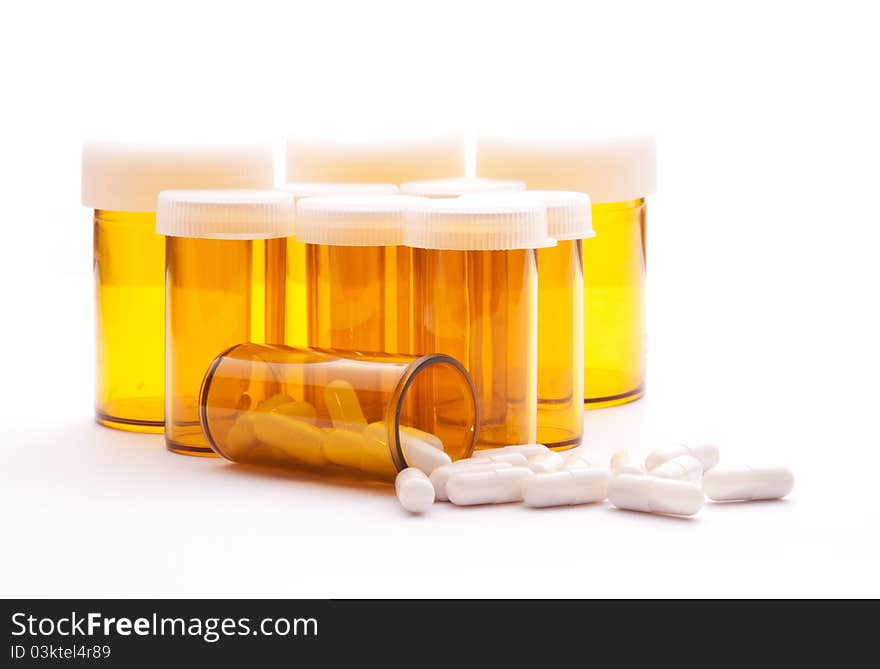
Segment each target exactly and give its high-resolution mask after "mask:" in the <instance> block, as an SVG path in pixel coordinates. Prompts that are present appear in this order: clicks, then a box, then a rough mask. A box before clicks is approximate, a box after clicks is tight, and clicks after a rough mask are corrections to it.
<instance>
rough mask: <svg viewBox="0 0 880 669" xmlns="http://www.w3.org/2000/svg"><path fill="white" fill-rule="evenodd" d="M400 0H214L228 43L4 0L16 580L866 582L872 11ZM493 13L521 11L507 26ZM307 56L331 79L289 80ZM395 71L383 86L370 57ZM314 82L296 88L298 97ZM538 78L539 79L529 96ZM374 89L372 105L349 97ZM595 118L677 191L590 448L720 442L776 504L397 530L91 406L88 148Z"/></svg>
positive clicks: (872, 539) (372, 591) (3, 498)
mask: <svg viewBox="0 0 880 669" xmlns="http://www.w3.org/2000/svg"><path fill="white" fill-rule="evenodd" d="M7 4H8V3H7ZM380 4H382V3H380ZM386 5H387V3H384V4H383V9H384V10H385V11H384V12H383V13H382V17H383V22H382V23H381V24H375V26H376V30H374V31H373V32H371V33H370V35H369V38H368V39H366V38H365V37H364V35H363V31H362V26H363V23H364V21H366V20H367V18H368V17H369V18H374V17H375V16H377V14H376V12H377V6H376V4H375V3H371V4H370V5H369V6H366V5H354V4H352V5H349V6H346V7H341V6H340V5H339V3H333V2H326V3H314V4H311V5H304V4H299V5H294V4H293V3H286V4H283V5H282V4H278V5H277V6H275V7H261V6H260V3H251V4H250V5H248V9H247V13H245V12H244V11H242V12H231V11H230V12H224V11H223V10H220V9H218V10H217V11H216V12H215V14H213V15H212V30H211V31H201V30H194V28H195V27H196V26H198V25H203V18H204V15H203V14H202V13H201V11H200V10H197V9H194V8H191V7H189V6H181V5H180V4H179V3H176V4H165V3H161V2H156V3H151V4H150V5H145V6H143V7H142V8H138V9H132V6H131V5H123V4H122V3H106V4H104V5H102V6H101V7H100V8H97V6H96V5H94V4H91V3H89V4H78V3H77V4H70V3H67V4H65V3H58V4H57V5H56V7H55V8H54V9H52V10H51V11H49V10H47V9H46V8H44V7H42V6H40V7H37V6H31V5H28V4H22V3H19V4H14V5H10V6H8V7H7V6H4V8H3V10H0V11H2V14H3V16H2V20H0V56H2V58H3V62H6V63H10V64H11V66H10V67H8V68H6V69H5V70H4V92H5V93H6V96H5V98H6V99H7V100H10V101H12V102H13V103H9V104H7V105H5V106H4V108H3V118H4V122H3V123H2V124H0V140H2V142H0V146H2V147H3V150H2V151H0V183H3V184H4V191H3V192H4V196H3V200H2V204H3V209H2V212H3V213H2V215H3V219H4V223H3V226H2V229H3V241H2V243H0V279H2V284H0V285H2V286H3V289H2V290H3V295H2V296H3V318H2V322H3V327H2V328H0V337H2V341H0V344H2V349H0V350H2V351H3V352H4V359H3V366H2V371H3V379H4V383H3V384H2V386H0V412H2V416H0V417H2V420H3V425H4V432H3V438H2V440H0V448H2V454H3V461H2V465H0V527H2V533H0V595H20V596H50V595H211V596H213V595H218V596H219V595H277V596H282V595H293V596H307V595H314V596H336V597H341V596H356V595H377V596H392V595H401V596H409V595H441V596H454V595H465V596H468V595H535V596H541V595H603V594H604V595H634V596H641V595H697V596H702V595H736V596H749V595H873V596H880V532H878V531H877V526H878V522H877V518H878V511H880V501H878V499H880V498H878V496H877V479H878V471H880V469H878V466H880V429H878V420H877V416H878V409H877V404H878V390H877V379H878V372H880V361H878V344H877V342H878V341H880V327H878V316H877V311H878V310H877V303H878V298H877V294H876V293H877V288H878V286H880V263H878V262H877V249H878V248H880V214H878V209H877V207H876V205H875V203H874V199H875V196H876V193H877V189H878V184H880V173H878V172H880V167H878V165H880V164H878V162H877V156H878V155H880V128H878V125H877V123H876V119H877V118H880V103H878V93H877V87H876V85H874V84H875V81H876V63H877V62H880V43H878V41H877V40H876V36H875V35H874V31H875V26H876V25H877V20H876V16H875V15H872V13H871V6H870V4H869V3H863V4H855V3H846V2H842V3H837V4H835V5H834V6H833V7H831V6H827V5H825V6H816V7H812V6H805V5H804V4H803V3H791V4H788V3H766V2H761V3H740V4H739V5H737V6H736V8H735V9H731V10H729V11H722V10H719V9H718V7H717V6H716V5H712V4H709V3H698V2H695V3H688V4H681V3H671V4H670V3H646V4H644V5H641V6H639V7H633V6H632V5H630V4H627V3H599V4H595V5H589V4H588V3H579V4H578V5H577V7H578V8H579V9H573V7H574V5H572V4H567V5H566V7H565V8H562V7H561V6H559V5H557V4H555V3H553V2H546V3H542V4H541V6H540V8H538V9H535V8H533V7H530V8H528V9H523V10H522V12H519V11H518V10H516V11H510V10H509V7H510V4H509V3H505V4H504V5H497V6H495V7H489V6H487V5H484V4H480V3H475V2H467V3H461V4H459V3H454V2H450V3H447V4H444V11H443V12H434V13H431V14H430V16H431V22H432V26H433V27H432V29H431V30H421V29H420V30H400V28H401V23H400V22H395V21H394V20H393V18H389V17H393V16H394V15H395V14H394V13H393V11H392V10H393V9H394V7H391V6H386ZM400 6H404V7H409V5H400ZM169 7H170V8H173V11H174V17H175V20H174V21H173V22H169V21H167V11H169ZM501 8H507V9H505V12H507V13H501V14H499V13H498V12H499V11H500V10H501ZM274 11H281V12H283V14H282V15H280V16H279V17H278V18H277V19H272V20H267V17H270V16H271V14H269V12H274ZM47 15H50V16H51V20H49V21H47V20H45V18H46V16H47ZM404 15H406V16H407V17H408V19H407V20H410V17H412V11H411V7H410V8H409V10H408V11H405V12H404ZM499 16H504V22H505V29H504V30H487V29H486V26H487V25H488V23H487V22H488V21H489V20H490V19H494V20H496V21H497V19H498V17H499ZM340 17H345V20H344V21H341V20H338V19H339V18H340ZM334 18H336V19H337V20H333V19H334ZM551 21H553V22H555V23H554V25H553V29H552V30H551V29H549V28H550V24H549V22H551ZM327 26H332V28H333V31H334V32H333V35H334V37H333V39H332V41H330V40H328V37H327V35H328V32H327V28H326V27H327ZM376 31H379V32H380V33H382V32H384V33H385V34H384V35H383V36H384V37H386V38H387V39H379V38H378V37H377V34H376ZM230 35H234V36H235V37H236V39H237V40H238V41H237V44H238V47H237V48H236V49H229V48H228V46H229V37H230ZM452 35H454V46H455V48H454V49H452V48H449V44H448V41H449V39H450V36H452ZM157 36H160V37H159V38H157ZM392 36H393V39H392ZM249 39H250V40H253V41H252V42H251V43H243V42H242V40H244V41H247V40H249ZM157 44H161V48H156V47H157ZM524 44H525V45H527V48H526V47H524V46H523V45H524ZM328 45H332V48H328ZM440 47H444V48H440ZM318 53H320V54H321V57H322V60H321V63H322V67H321V68H320V69H318V68H314V67H307V68H299V69H297V70H296V72H295V73H294V71H293V70H292V69H291V64H292V63H293V64H295V63H304V62H305V63H313V62H315V59H314V58H312V57H311V56H312V55H314V54H318ZM352 54H356V57H352ZM501 58H504V59H505V60H506V64H505V67H504V68H498V67H494V66H493V63H494V62H495V59H501ZM377 66H381V67H384V68H385V69H386V71H388V72H389V73H393V76H390V77H389V81H388V82H385V81H383V80H380V79H377V78H375V77H367V76H365V73H367V72H375V71H376V67H377ZM417 72H419V73H422V74H425V73H431V74H430V76H425V77H424V78H420V77H418V76H415V74H416V73H417ZM195 74H198V78H196V77H194V75H195ZM489 75H491V76H489ZM278 77H284V79H285V81H286V82H287V83H288V84H289V85H284V86H279V85H277V81H278ZM573 78H580V79H581V80H582V81H583V82H584V85H583V86H580V87H578V86H571V85H569V82H570V81H571V80H572V79H573ZM327 79H330V80H332V81H333V85H332V86H327V87H326V89H322V92H325V93H326V94H325V95H324V96H323V97H322V96H318V95H309V96H307V97H308V100H309V101H310V104H309V105H304V104H302V103H301V99H305V98H302V97H301V96H300V95H299V93H298V92H297V91H298V90H299V89H298V86H300V87H301V86H306V87H316V86H317V87H320V86H322V82H323V81H325V80H327ZM400 81H405V82H406V86H404V87H401V86H400ZM148 82H149V83H148ZM341 82H344V83H345V84H346V85H345V86H342V85H341ZM514 83H517V85H516V86H515V87H513V86H512V85H513V84H514ZM528 84H531V85H532V86H533V87H534V88H535V90H537V91H539V92H540V93H541V94H540V95H539V96H537V97H536V98H534V99H533V98H529V97H528V96H524V95H523V91H524V90H527V87H526V85H528ZM562 84H565V85H562ZM160 87H161V89H162V90H161V94H159V95H156V96H155V97H153V96H151V95H150V94H149V91H150V90H152V89H153V88H156V89H158V88H160ZM341 90H345V91H347V92H346V96H345V98H344V99H343V98H342V97H340V94H339V91H341ZM513 90H515V91H516V96H515V98H514V97H511V95H510V92H511V91H513ZM551 90H555V91H562V95H563V96H564V97H563V99H561V101H560V102H559V104H557V105H548V103H547V99H546V95H545V92H546V91H551ZM217 91H222V95H218V94H217ZM393 91H397V95H399V96H400V97H398V98H394V97H393V95H392V93H393ZM438 91H440V92H442V93H443V94H442V95H439V94H437V92H438ZM233 93H234V94H233ZM356 94H360V95H362V96H363V97H364V99H373V100H375V101H377V102H376V104H363V105H357V108H356V109H353V107H352V104H351V100H352V99H354V98H353V96H354V95H356ZM374 94H375V96H374V97H373V98H370V97H369V96H371V95H374ZM462 100H464V101H465V103H462V102H461V101H462ZM318 102H320V104H317V103H318ZM548 108H549V109H550V112H548ZM585 109H589V110H590V111H589V112H587V111H585ZM603 110H605V111H607V113H608V114H611V115H615V116H621V117H627V116H628V115H632V114H636V113H641V114H643V115H646V114H650V116H649V117H648V118H649V120H650V121H652V125H654V127H655V129H656V130H657V134H658V152H659V178H660V183H659V190H658V194H657V195H656V196H655V197H654V198H652V199H651V201H650V202H649V207H648V219H649V220H648V228H649V244H648V250H649V263H648V264H649V272H650V305H649V328H650V353H649V358H650V362H649V368H650V372H649V380H648V388H649V390H648V394H647V396H646V398H645V400H643V401H641V402H638V403H635V404H632V405H628V406H625V407H622V408H618V409H611V410H604V411H598V412H593V413H590V414H589V415H588V416H587V430H588V439H589V444H590V451H591V453H592V454H593V459H594V461H595V464H597V465H599V466H604V465H605V464H606V463H607V459H608V458H609V457H610V455H611V454H612V453H614V452H615V451H618V450H621V449H623V448H630V449H631V450H633V451H634V452H637V453H638V454H639V455H640V456H644V455H645V454H646V453H648V452H649V451H651V450H653V449H655V448H657V447H659V446H662V445H668V444H669V443H671V442H673V441H674V440H679V439H699V438H701V437H703V438H706V439H711V440H715V441H717V442H718V443H720V444H721V446H722V464H723V463H725V462H733V463H741V462H747V463H752V464H762V463H768V464H774V463H782V464H785V465H787V466H789V467H791V468H792V470H793V471H794V474H795V488H794V491H793V492H792V494H791V496H790V497H789V498H788V499H787V500H785V501H782V502H761V503H754V504H726V505H718V504H713V503H707V504H706V506H705V508H704V509H703V510H702V511H701V512H700V514H699V515H698V516H697V517H696V518H695V519H693V520H674V519H669V518H660V517H654V516H648V515H644V514H635V513H626V512H622V511H614V510H612V509H611V508H610V507H609V506H608V505H601V506H592V505H588V506H579V507H570V508H562V509H544V510H537V509H529V508H526V507H525V506H523V505H511V506H495V507H491V508H468V509H462V508H455V507H453V506H451V505H449V504H435V505H434V507H433V508H432V509H431V510H430V511H429V512H428V513H427V514H426V515H425V516H424V517H411V516H409V514H407V513H406V512H405V511H403V510H402V509H401V508H400V507H399V505H398V504H397V501H396V499H395V497H394V493H393V489H392V488H391V487H390V486H389V487H387V488H381V489H380V488H367V489H365V488H359V487H348V486H341V485H333V484H328V483H326V482H323V481H319V480H314V479H309V478H304V477H299V476H295V475H283V474H281V475H271V476H269V475H265V474H256V473H253V472H250V471H247V470H244V469H242V468H239V467H236V466H234V465H229V464H225V463H221V462H219V461H208V460H203V459H193V458H187V457H184V456H179V455H173V454H171V453H168V452H166V451H165V450H164V449H163V447H162V443H161V438H160V437H156V436H143V435H132V434H124V433H120V432H114V431H111V430H107V429H103V428H100V427H98V426H96V425H95V424H93V423H92V422H91V412H92V406H91V405H92V365H93V355H92V320H91V319H92V304H91V300H92V289H91V283H90V276H89V270H90V260H89V258H90V247H91V239H90V224H89V216H88V213H87V212H86V211H85V210H84V209H83V208H81V207H80V206H79V161H80V143H81V141H82V138H83V137H85V136H88V135H90V134H105V135H112V134H122V133H124V132H125V131H126V130H127V129H128V130H130V129H132V128H137V129H139V130H140V131H142V132H144V133H152V134H153V135H155V136H162V137H164V136H166V135H171V134H173V133H174V132H175V131H177V130H179V129H180V128H181V127H184V128H186V129H187V130H186V133H185V134H186V136H185V137H183V138H181V137H180V135H176V136H175V137H173V139H174V140H176V141H180V140H181V139H184V140H185V139H187V138H188V137H189V133H192V134H193V135H196V134H199V133H215V135H220V136H221V138H222V137H224V136H228V137H227V138H228V139H230V140H231V139H237V137H236V136H237V135H241V134H248V133H249V132H252V131H253V129H254V128H256V129H257V130H259V131H264V130H267V129H268V130H269V131H270V132H271V133H273V135H277V137H278V140H279V141H280V140H281V138H282V137H283V136H284V134H285V133H287V132H288V131H291V130H297V131H302V132H304V133H305V132H308V131H309V130H308V128H307V126H310V125H316V126H317V125H324V126H325V127H333V126H334V124H336V125H341V124H344V123H350V122H351V118H352V114H353V113H354V111H357V113H358V114H360V115H361V118H362V119H365V123H371V124H374V125H380V122H381V121H383V120H387V119H388V118H390V117H392V116H394V117H395V118H398V119H404V121H409V122H411V123H415V122H418V123H428V124H431V125H437V126H439V125H440V124H442V123H444V122H453V121H461V120H462V119H463V118H464V117H465V115H467V116H469V117H470V116H473V117H474V118H476V119H477V122H483V121H485V120H487V119H489V120H491V119H502V118H503V119H505V120H507V121H510V120H511V119H516V120H519V121H521V122H523V123H526V122H529V121H531V122H539V121H540V120H541V119H547V118H548V116H552V121H553V122H557V123H562V122H564V121H565V119H580V120H582V119H583V118H592V116H594V115H595V114H597V113H601V112H602V111H603ZM62 112H63V113H62ZM294 126H295V127H294ZM169 139H172V138H171V137H169ZM193 139H196V137H193ZM282 154H283V149H280V148H279V150H278V152H277V157H278V158H279V159H280V158H281V155H282ZM661 573H662V574H663V578H657V574H661Z"/></svg>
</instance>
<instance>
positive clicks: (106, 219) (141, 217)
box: [94, 211, 165, 433]
mask: <svg viewBox="0 0 880 669" xmlns="http://www.w3.org/2000/svg"><path fill="white" fill-rule="evenodd" d="M94 270H95V360H96V370H95V372H96V373H95V417H96V419H97V421H98V422H99V423H101V424H102V425H106V426H107V427H113V428H117V429H120V430H129V431H131V432H152V433H161V432H162V429H163V425H164V400H163V395H164V345H165V327H164V322H165V310H164V302H165V241H164V239H163V237H162V236H161V235H158V234H156V215H155V214H153V213H132V212H121V211H96V212H95V218H94Z"/></svg>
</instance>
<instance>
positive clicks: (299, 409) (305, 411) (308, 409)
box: [271, 400, 318, 425]
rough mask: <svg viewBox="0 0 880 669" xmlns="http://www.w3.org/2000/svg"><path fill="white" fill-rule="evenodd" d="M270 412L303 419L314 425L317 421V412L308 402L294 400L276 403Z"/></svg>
mask: <svg viewBox="0 0 880 669" xmlns="http://www.w3.org/2000/svg"><path fill="white" fill-rule="evenodd" d="M271 413H274V414H279V415H281V416H290V417H291V418H298V419H299V420H304V421H305V422H307V423H311V424H312V425H315V424H316V423H317V422H318V414H317V413H316V412H315V407H313V406H312V405H311V404H309V403H308V402H299V401H297V400H294V401H292V402H285V403H284V404H278V405H276V406H275V407H274V408H272V409H271Z"/></svg>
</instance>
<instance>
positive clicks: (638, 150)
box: [477, 136, 656, 408]
mask: <svg viewBox="0 0 880 669" xmlns="http://www.w3.org/2000/svg"><path fill="white" fill-rule="evenodd" d="M477 172H478V173H479V174H481V175H483V176H487V177H499V178H517V179H523V180H524V181H525V182H526V183H527V184H528V187H529V188H530V189H552V190H572V191H579V192H583V193H587V194H588V195H589V196H590V199H591V200H592V203H593V228H594V229H595V231H596V239H594V240H592V241H591V242H590V243H589V244H584V324H585V331H584V404H585V406H586V408H598V407H605V406H614V405H617V404H624V403H626V402H631V401H633V400H635V399H638V398H640V397H641V396H642V394H643V393H644V389H645V267H646V265H645V220H646V206H645V198H646V196H648V195H650V194H652V193H653V192H654V190H655V188H656V147H655V141H654V138H653V137H650V136H643V137H629V138H623V139H599V140H583V139H566V140H552V141H546V140H541V141H533V140H523V139H514V140H511V139H498V138H491V137H481V138H480V139H479V141H478V146H477Z"/></svg>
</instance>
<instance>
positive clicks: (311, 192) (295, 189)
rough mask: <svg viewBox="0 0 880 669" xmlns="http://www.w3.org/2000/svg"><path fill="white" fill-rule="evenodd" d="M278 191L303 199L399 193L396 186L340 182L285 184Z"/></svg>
mask: <svg viewBox="0 0 880 669" xmlns="http://www.w3.org/2000/svg"><path fill="white" fill-rule="evenodd" d="M278 190H283V191H285V192H287V193H291V194H293V197H295V198H296V199H297V200H298V199H299V198H301V197H322V196H326V195H394V194H395V193H397V192H398V188H397V186H395V185H394V184H371V183H342V182H338V181H294V182H293V183H289V184H284V185H283V186H280V187H279V188H278Z"/></svg>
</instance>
